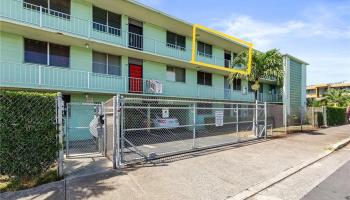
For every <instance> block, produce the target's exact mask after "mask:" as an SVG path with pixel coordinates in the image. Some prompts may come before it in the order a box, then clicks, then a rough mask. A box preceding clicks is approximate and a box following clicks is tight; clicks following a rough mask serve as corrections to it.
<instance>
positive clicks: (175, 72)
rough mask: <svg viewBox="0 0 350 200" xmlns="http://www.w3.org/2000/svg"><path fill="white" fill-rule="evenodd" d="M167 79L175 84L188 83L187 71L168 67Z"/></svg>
mask: <svg viewBox="0 0 350 200" xmlns="http://www.w3.org/2000/svg"><path fill="white" fill-rule="evenodd" d="M166 79H167V80H168V81H174V82H183V83H185V82H186V70H185V69H183V68H179V67H171V66H167V68H166Z"/></svg>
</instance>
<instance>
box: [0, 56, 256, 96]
mask: <svg viewBox="0 0 350 200" xmlns="http://www.w3.org/2000/svg"><path fill="white" fill-rule="evenodd" d="M154 81H155V80H146V79H137V78H129V77H124V76H116V75H108V74H100V73H93V72H88V71H78V70H74V69H70V68H63V67H52V66H46V65H37V64H26V63H10V62H0V87H14V88H32V89H45V90H56V91H57V90H58V91H80V92H98V93H111V94H115V93H139V94H153V95H161V96H162V95H163V96H174V97H188V98H207V99H218V100H234V101H253V100H254V93H251V92H248V93H247V94H243V93H242V92H241V91H233V90H232V89H223V88H219V87H211V86H203V85H197V84H196V85H188V84H186V83H177V82H170V81H164V82H160V81H157V82H160V85H161V90H160V91H161V92H158V93H157V92H155V90H154V88H151V87H150V84H151V83H153V82H154Z"/></svg>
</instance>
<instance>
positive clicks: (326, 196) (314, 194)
mask: <svg viewBox="0 0 350 200" xmlns="http://www.w3.org/2000/svg"><path fill="white" fill-rule="evenodd" d="M331 199H332V200H333V199H334V200H350V161H348V162H347V163H345V164H344V165H343V166H342V167H340V168H339V169H338V170H337V171H335V172H334V173H333V174H332V175H331V176H329V177H328V178H327V179H326V180H324V181H323V182H321V183H320V184H319V185H317V186H316V187H315V188H314V189H313V190H311V191H310V192H309V193H308V194H307V195H305V196H304V197H303V198H302V200H331Z"/></svg>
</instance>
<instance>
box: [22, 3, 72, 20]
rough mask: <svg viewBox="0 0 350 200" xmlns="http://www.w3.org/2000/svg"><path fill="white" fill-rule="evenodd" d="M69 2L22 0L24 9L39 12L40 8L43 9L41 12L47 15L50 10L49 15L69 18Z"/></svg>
mask: <svg viewBox="0 0 350 200" xmlns="http://www.w3.org/2000/svg"><path fill="white" fill-rule="evenodd" d="M70 3H71V2H70V0H24V4H23V5H24V7H26V8H30V9H34V10H38V11H39V10H40V7H42V8H44V9H43V12H46V13H48V10H50V14H52V15H55V16H58V17H63V18H67V19H69V18H70V16H69V15H70Z"/></svg>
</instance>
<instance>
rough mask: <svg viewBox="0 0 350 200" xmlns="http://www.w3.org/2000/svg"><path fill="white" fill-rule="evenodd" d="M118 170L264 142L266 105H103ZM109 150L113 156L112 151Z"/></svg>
mask: <svg viewBox="0 0 350 200" xmlns="http://www.w3.org/2000/svg"><path fill="white" fill-rule="evenodd" d="M104 109H105V111H106V112H105V115H106V140H107V144H106V145H107V148H106V150H107V155H108V154H109V155H110V156H111V157H112V159H113V161H115V166H116V167H118V166H120V165H124V164H129V163H134V162H140V161H149V160H153V159H159V158H163V157H168V156H173V155H178V154H183V153H188V152H192V151H197V150H201V149H206V148H213V147H219V146H224V145H229V144H234V143H239V142H243V141H249V140H254V139H258V138H265V137H266V135H267V129H266V126H267V125H266V122H267V120H266V104H264V103H232V102H214V101H213V102H211V101H209V102H208V101H189V100H174V99H172V100H170V99H151V98H149V99H147V98H131V97H127V98H122V97H120V96H119V95H118V96H116V97H114V98H113V99H112V100H110V101H108V102H106V103H105V104H104ZM108 152H109V153H108Z"/></svg>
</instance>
